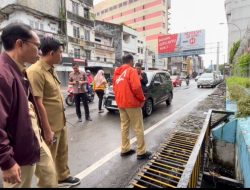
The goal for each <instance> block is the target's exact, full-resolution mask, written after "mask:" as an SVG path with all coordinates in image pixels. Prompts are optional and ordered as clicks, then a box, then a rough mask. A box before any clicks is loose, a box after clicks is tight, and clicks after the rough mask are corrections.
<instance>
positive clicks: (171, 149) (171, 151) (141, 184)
mask: <svg viewBox="0 0 250 190" xmlns="http://www.w3.org/2000/svg"><path fill="white" fill-rule="evenodd" d="M198 137H199V134H196V133H190V132H186V131H176V132H175V133H174V134H172V136H171V137H170V138H169V139H168V140H167V141H166V142H164V143H163V144H161V147H160V149H159V150H158V151H157V153H156V154H155V155H154V157H153V158H152V159H151V160H150V161H148V163H147V164H146V165H145V166H144V167H143V168H142V169H141V170H140V172H139V173H137V175H136V176H135V177H134V179H133V180H132V181H131V182H130V184H129V187H130V188H176V187H177V185H178V183H179V181H180V179H181V176H182V174H183V171H184V169H185V166H186V164H187V162H188V159H189V157H190V155H191V153H192V150H193V148H194V146H195V144H196V141H197V139H198Z"/></svg>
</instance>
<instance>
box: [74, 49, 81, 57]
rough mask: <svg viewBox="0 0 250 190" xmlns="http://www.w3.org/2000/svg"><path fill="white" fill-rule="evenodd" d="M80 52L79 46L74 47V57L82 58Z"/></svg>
mask: <svg viewBox="0 0 250 190" xmlns="http://www.w3.org/2000/svg"><path fill="white" fill-rule="evenodd" d="M80 52H81V50H80V49H79V48H74V58H77V59H80Z"/></svg>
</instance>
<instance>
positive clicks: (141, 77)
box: [135, 63, 148, 93]
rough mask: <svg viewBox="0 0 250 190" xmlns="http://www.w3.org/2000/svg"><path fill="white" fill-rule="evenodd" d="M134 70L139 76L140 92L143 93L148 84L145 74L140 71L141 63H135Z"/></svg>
mask: <svg viewBox="0 0 250 190" xmlns="http://www.w3.org/2000/svg"><path fill="white" fill-rule="evenodd" d="M135 68H136V70H137V72H138V75H139V78H140V81H141V86H142V90H143V92H144V93H145V92H146V91H147V84H148V77H147V74H146V73H145V72H143V71H142V64H141V63H136V64H135Z"/></svg>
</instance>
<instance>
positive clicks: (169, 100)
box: [166, 93, 173, 106]
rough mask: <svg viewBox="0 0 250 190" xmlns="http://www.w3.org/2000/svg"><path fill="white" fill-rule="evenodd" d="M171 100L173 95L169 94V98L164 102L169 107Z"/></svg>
mask: <svg viewBox="0 0 250 190" xmlns="http://www.w3.org/2000/svg"><path fill="white" fill-rule="evenodd" d="M172 100H173V93H171V94H170V96H169V97H168V99H167V100H166V104H167V106H170V105H171V103H172Z"/></svg>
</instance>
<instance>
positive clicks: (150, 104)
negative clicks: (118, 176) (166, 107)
mask: <svg viewBox="0 0 250 190" xmlns="http://www.w3.org/2000/svg"><path fill="white" fill-rule="evenodd" d="M152 111H153V101H152V100H151V99H148V100H147V101H146V102H145V105H144V109H143V112H144V115H145V116H150V115H151V114H152Z"/></svg>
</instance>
